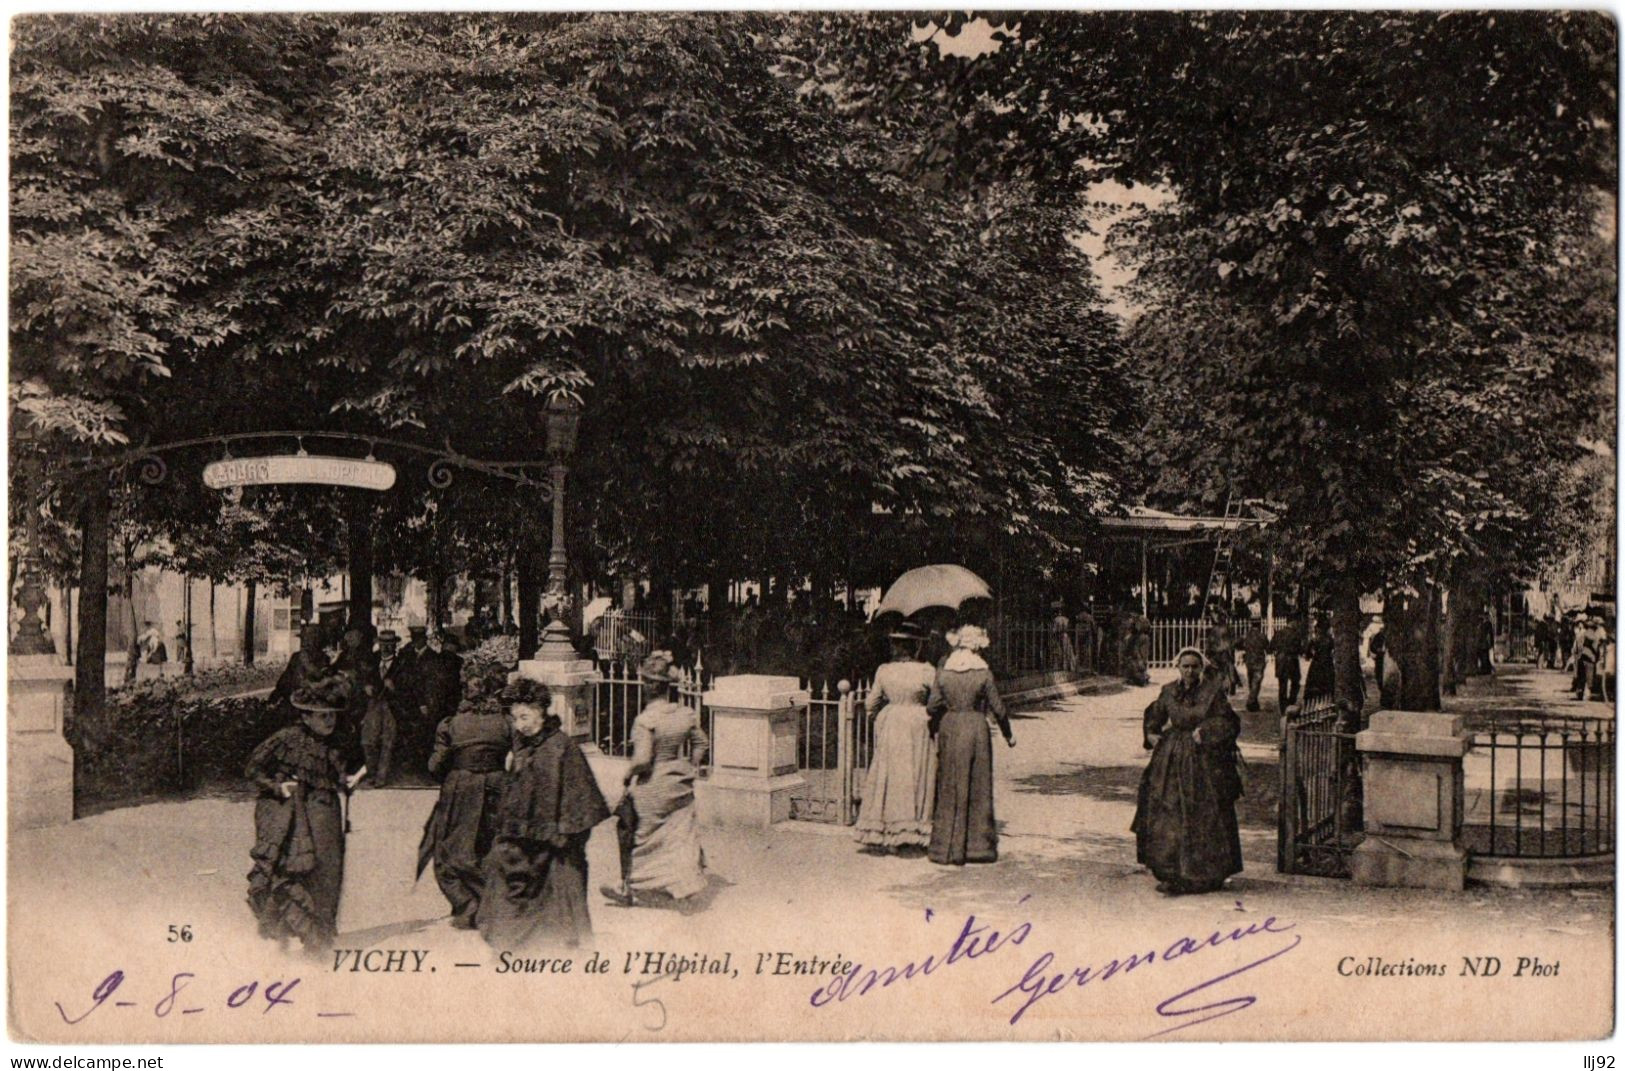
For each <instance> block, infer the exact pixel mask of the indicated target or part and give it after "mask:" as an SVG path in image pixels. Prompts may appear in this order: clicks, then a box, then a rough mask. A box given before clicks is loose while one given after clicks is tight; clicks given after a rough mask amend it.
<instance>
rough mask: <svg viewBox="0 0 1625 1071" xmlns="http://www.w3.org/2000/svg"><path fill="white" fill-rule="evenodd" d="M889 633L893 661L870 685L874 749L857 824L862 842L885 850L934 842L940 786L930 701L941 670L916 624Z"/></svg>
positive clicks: (886, 665) (906, 624) (865, 846)
mask: <svg viewBox="0 0 1625 1071" xmlns="http://www.w3.org/2000/svg"><path fill="white" fill-rule="evenodd" d="M889 638H890V640H891V649H892V660H891V661H890V662H888V663H886V664H885V665H883V666H881V667H880V668H879V669H878V670H877V671H876V672H875V680H874V684H873V685H872V686H871V687H870V689H869V699H868V703H867V708H868V712H869V715H870V716H871V717H873V718H874V719H875V733H874V752H873V754H872V755H871V757H870V759H869V773H868V776H867V777H866V778H865V780H864V789H863V807H862V809H861V810H860V811H859V812H858V826H857V837H858V842H859V843H861V844H862V845H863V846H864V848H865V849H866V850H871V851H882V852H886V851H895V850H897V849H898V848H903V847H919V848H923V847H925V846H926V845H928V844H930V843H931V811H932V808H933V807H934V806H935V804H936V788H937V745H936V741H935V740H934V739H932V735H931V716H930V714H929V713H928V712H927V710H926V702H925V701H926V696H927V695H928V694H929V693H930V691H931V683H932V681H933V680H935V679H936V670H934V669H933V668H932V667H931V666H930V664H928V663H926V662H922V661H920V660H919V649H920V641H921V639H922V637H921V635H920V633H919V631H918V630H916V629H915V628H914V627H913V626H912V625H909V624H908V623H906V622H905V623H904V624H903V625H901V626H899V627H898V629H897V631H895V632H893V633H891V634H890V636H889Z"/></svg>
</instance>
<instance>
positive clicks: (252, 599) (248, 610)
mask: <svg viewBox="0 0 1625 1071" xmlns="http://www.w3.org/2000/svg"><path fill="white" fill-rule="evenodd" d="M258 597H259V582H258V581H257V580H250V581H249V582H248V590H247V591H246V592H244V593H243V602H244V603H245V605H244V607H243V665H245V666H252V665H253V664H254V606H255V604H256V602H257V600H258Z"/></svg>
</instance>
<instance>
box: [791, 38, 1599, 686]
mask: <svg viewBox="0 0 1625 1071" xmlns="http://www.w3.org/2000/svg"><path fill="white" fill-rule="evenodd" d="M969 19H970V16H954V17H948V18H944V19H943V20H942V25H941V27H940V28H939V32H945V33H950V34H951V33H953V32H956V31H958V30H960V29H961V28H962V27H964V26H965V25H966V24H967V22H968V21H969ZM986 20H987V22H988V24H990V25H991V26H992V27H994V32H993V33H992V35H991V36H990V46H992V47H993V50H992V51H988V52H985V53H983V54H981V55H978V56H975V57H973V58H957V57H953V56H948V55H943V56H938V55H936V49H937V46H936V44H935V42H933V41H931V40H929V39H927V40H924V41H917V40H910V41H908V42H903V41H901V40H900V39H899V35H897V34H896V33H891V34H890V35H885V34H878V35H877V31H876V30H875V28H874V26H873V24H871V23H868V22H864V21H862V20H857V24H856V25H853V24H852V23H843V22H840V21H834V22H832V23H830V25H829V26H828V30H829V32H828V33H827V34H826V35H825V37H824V39H823V41H822V43H821V44H820V46H819V49H820V54H821V59H822V60H823V61H824V62H825V63H826V64H827V65H828V67H829V68H830V69H831V72H830V73H829V74H828V75H826V77H827V78H829V79H832V80H839V81H841V82H842V83H843V84H846V85H849V86H851V87H852V88H849V89H848V90H847V93H848V95H849V96H850V97H851V98H852V99H854V100H856V101H859V102H862V106H865V107H867V108H868V110H869V111H870V112H871V114H878V113H880V112H882V111H889V110H891V109H892V108H894V107H899V108H901V109H902V111H903V113H904V114H906V115H908V116H910V117H911V119H912V120H913V121H914V122H917V123H919V124H920V125H922V126H924V127H926V128H928V129H930V130H932V131H933V135H932V136H931V137H930V138H928V139H926V140H925V141H924V142H923V143H922V144H921V145H920V146H919V147H918V148H917V150H916V151H915V152H913V153H912V154H910V155H909V156H908V157H907V159H906V160H905V162H904V165H903V166H904V168H905V170H909V171H911V172H912V173H916V174H922V175H927V176H930V177H931V178H932V179H933V180H934V181H936V182H939V183H941V184H944V185H948V186H953V185H967V184H969V183H972V182H977V181H982V180H983V178H984V177H985V176H987V175H989V174H992V175H996V176H1013V177H1020V178H1024V179H1027V180H1031V181H1035V182H1038V183H1041V185H1042V188H1043V189H1045V190H1046V191H1047V193H1048V194H1049V195H1051V196H1053V197H1056V198H1061V199H1064V198H1067V197H1077V196H1079V195H1080V194H1083V193H1085V192H1087V191H1088V190H1089V189H1090V188H1091V187H1092V186H1093V185H1094V184H1097V183H1101V182H1105V181H1108V180H1110V181H1114V182H1116V183H1119V184H1121V185H1124V186H1133V185H1134V184H1137V183H1153V184H1156V185H1158V186H1159V187H1160V188H1162V189H1164V190H1166V191H1168V192H1169V193H1170V194H1171V196H1169V197H1166V198H1163V199H1161V200H1159V201H1158V202H1157V203H1153V204H1147V205H1145V206H1143V207H1141V208H1140V209H1139V210H1137V211H1135V212H1133V213H1131V214H1130V216H1129V218H1128V219H1126V220H1125V221H1124V222H1123V223H1121V224H1120V225H1119V226H1118V227H1117V228H1116V229H1115V233H1114V236H1113V237H1114V249H1115V250H1116V252H1117V253H1118V255H1119V256H1121V257H1122V258H1123V259H1124V260H1125V261H1126V262H1127V263H1128V264H1130V265H1131V266H1132V267H1133V268H1134V269H1135V270H1136V271H1137V292H1136V296H1137V299H1138V301H1139V303H1140V305H1141V307H1142V308H1143V313H1142V315H1141V317H1140V319H1139V322H1138V324H1137V325H1136V329H1135V334H1134V339H1133V342H1134V346H1135V350H1136V352H1137V354H1138V355H1139V361H1140V364H1141V366H1142V367H1143V368H1144V370H1145V373H1146V375H1145V381H1146V385H1147V389H1148V390H1149V391H1150V392H1151V393H1152V402H1153V404H1152V406H1151V409H1152V413H1153V419H1152V422H1151V424H1150V425H1149V426H1148V427H1147V428H1146V430H1145V442H1146V449H1145V451H1144V453H1143V464H1144V466H1145V467H1146V468H1147V469H1148V470H1149V471H1150V473H1152V474H1153V479H1152V480H1151V481H1150V483H1149V485H1148V490H1150V491H1151V492H1152V493H1160V494H1163V495H1168V496H1171V497H1173V498H1175V499H1179V500H1184V501H1187V502H1191V503H1196V504H1206V505H1207V506H1208V507H1209V508H1211V507H1213V506H1214V505H1216V504H1218V503H1220V502H1222V501H1223V496H1224V495H1225V494H1226V493H1230V492H1234V493H1236V494H1239V495H1240V496H1242V497H1252V498H1261V499H1267V500H1268V501H1269V502H1270V503H1272V505H1273V506H1274V507H1276V508H1277V512H1278V513H1279V517H1280V520H1279V522H1278V523H1277V524H1276V526H1275V529H1274V534H1275V537H1276V539H1277V540H1278V541H1279V545H1280V549H1281V552H1282V554H1283V556H1284V557H1287V558H1299V559H1301V560H1302V561H1303V562H1304V564H1305V569H1306V577H1305V579H1306V580H1307V581H1308V582H1310V583H1311V584H1312V585H1314V586H1315V587H1317V588H1319V589H1320V590H1322V591H1325V592H1327V593H1328V597H1329V599H1330V602H1331V605H1332V607H1333V608H1334V612H1335V614H1336V617H1337V620H1336V621H1335V622H1334V627H1335V628H1336V630H1337V632H1338V634H1339V635H1340V636H1341V637H1342V642H1341V644H1340V647H1339V674H1338V675H1339V691H1340V693H1341V694H1343V695H1344V696H1345V697H1347V696H1351V695H1352V694H1353V692H1354V691H1355V689H1357V687H1358V680H1359V677H1358V662H1357V649H1356V648H1355V637H1356V635H1357V632H1358V627H1357V626H1358V597H1359V595H1360V593H1361V592H1365V591H1374V590H1379V589H1384V588H1386V589H1388V590H1389V591H1390V594H1391V595H1395V596H1399V597H1395V598H1392V599H1391V600H1390V605H1391V606H1393V608H1394V611H1395V613H1396V616H1400V617H1403V616H1404V615H1405V614H1406V613H1407V612H1408V607H1407V605H1406V599H1405V598H1404V597H1403V594H1404V593H1407V592H1411V593H1415V597H1417V598H1420V599H1422V600H1423V602H1424V603H1428V604H1430V605H1431V604H1433V596H1432V595H1430V594H1429V593H1430V592H1432V591H1434V590H1435V589H1436V588H1437V586H1438V585H1439V584H1441V583H1443V582H1445V581H1446V580H1447V578H1448V575H1449V570H1450V565H1449V563H1451V562H1454V561H1457V560H1458V559H1461V560H1476V561H1483V560H1484V559H1485V555H1486V549H1487V548H1489V547H1492V546H1493V547H1497V548H1499V546H1501V545H1504V540H1500V539H1492V538H1491V535H1492V534H1494V535H1498V536H1506V537H1510V532H1511V528H1512V527H1518V528H1520V530H1521V531H1522V532H1523V534H1522V535H1519V536H1518V537H1517V538H1518V539H1521V540H1525V541H1527V540H1529V539H1531V538H1533V539H1534V540H1537V541H1538V540H1541V539H1543V538H1544V536H1543V535H1542V533H1541V526H1542V525H1543V524H1544V522H1545V518H1544V517H1543V515H1542V512H1541V511H1542V503H1543V491H1542V490H1541V489H1539V488H1533V487H1531V486H1530V485H1531V483H1538V481H1528V480H1523V479H1521V478H1520V477H1519V476H1512V477H1510V478H1509V477H1508V476H1507V474H1506V473H1505V472H1504V471H1501V470H1498V469H1485V468H1482V467H1481V465H1480V463H1479V459H1480V458H1481V457H1483V456H1484V455H1485V453H1486V452H1492V451H1494V449H1495V447H1496V446H1498V445H1500V440H1501V439H1503V438H1505V437H1506V436H1505V433H1504V429H1505V428H1506V427H1507V425H1506V423H1504V422H1505V421H1508V420H1510V419H1511V418H1512V417H1513V415H1514V414H1520V413H1521V414H1522V416H1523V422H1522V424H1521V425H1517V424H1515V425H1512V426H1514V427H1517V428H1518V429H1519V431H1520V432H1522V435H1523V439H1522V441H1523V442H1524V443H1526V444H1528V445H1527V446H1526V447H1524V449H1525V450H1526V452H1527V453H1528V454H1529V455H1531V456H1536V457H1539V458H1540V459H1541V462H1540V463H1544V464H1547V465H1555V466H1557V467H1558V468H1561V466H1562V465H1563V464H1564V463H1565V460H1564V458H1565V456H1566V455H1567V456H1570V457H1571V456H1572V445H1573V444H1572V436H1573V432H1574V430H1575V429H1576V428H1577V427H1580V426H1582V425H1581V424H1579V423H1577V421H1578V420H1579V418H1580V414H1579V413H1577V412H1576V411H1575V409H1574V407H1573V406H1572V405H1570V404H1569V402H1570V400H1571V399H1572V395H1573V393H1575V392H1574V391H1573V390H1572V388H1573V386H1574V384H1577V383H1578V384H1587V383H1588V382H1589V381H1590V377H1591V376H1592V375H1594V374H1595V357H1596V355H1597V354H1596V345H1595V337H1593V339H1592V341H1590V342H1588V343H1587V344H1586V345H1587V346H1589V347H1590V349H1591V353H1590V354H1588V355H1586V356H1583V357H1578V356H1577V355H1576V354H1575V353H1574V352H1573V348H1572V347H1560V348H1559V349H1558V351H1557V352H1552V351H1550V350H1544V351H1543V350H1541V348H1540V347H1539V346H1538V345H1536V344H1535V340H1539V339H1541V338H1549V337H1552V335H1553V332H1551V331H1549V330H1548V327H1549V325H1550V324H1551V323H1552V321H1553V320H1554V319H1555V318H1556V315H1557V314H1558V313H1559V312H1560V306H1561V304H1562V301H1561V299H1560V298H1559V297H1558V296H1557V295H1556V294H1555V293H1554V292H1553V290H1552V288H1551V286H1550V283H1551V277H1550V275H1549V274H1546V275H1542V273H1543V272H1544V273H1549V272H1551V271H1552V270H1553V269H1556V268H1558V267H1559V266H1561V265H1563V264H1564V263H1565V258H1567V257H1571V256H1572V253H1573V250H1574V248H1575V246H1576V243H1578V242H1581V241H1583V240H1584V239H1585V237H1586V236H1587V235H1589V234H1591V233H1592V232H1593V231H1594V229H1595V225H1596V202H1595V200H1594V193H1595V191H1597V190H1599V189H1611V188H1612V186H1613V185H1614V182H1615V170H1614V155H1615V131H1616V128H1615V108H1616V100H1615V91H1614V84H1615V69H1614V68H1615V42H1614V34H1613V27H1612V26H1611V24H1610V23H1609V22H1608V21H1607V20H1606V19H1604V18H1601V17H1598V16H1595V15H1590V14H1565V13H1505V12H1496V13H1492V14H1482V13H1465V12H1449V13H1401V14H1380V15H1378V14H1371V13H1359V14H1349V13H1331V12H1316V13H1268V14H1263V13H1260V14H1254V13H1246V12H1220V13H1193V14H1186V13H1172V12H1159V13H1135V14H1111V15H1093V16H1091V15H1077V14H1073V13H1065V14H1061V13H1021V14H1019V15H1015V14H1009V13H997V14H992V15H988V16H986ZM843 31H844V32H843ZM1523 339H1528V340H1530V344H1527V345H1525V344H1523V343H1522V342H1521V341H1520V340H1523ZM1548 384H1559V385H1561V386H1560V388H1559V389H1547V385H1548ZM1565 391H1568V392H1569V393H1568V394H1565ZM1495 421H1502V422H1503V423H1500V424H1497V423H1495ZM1548 433H1550V434H1548ZM1564 436H1567V437H1569V440H1570V441H1569V442H1568V443H1567V444H1565V443H1564V442H1562V441H1559V440H1562V439H1563V437H1564ZM1531 494H1532V495H1533V497H1530V495H1531ZM1434 617H1436V614H1432V613H1426V614H1424V618H1425V619H1426V620H1425V621H1424V623H1423V627H1421V628H1420V631H1419V632H1417V634H1416V638H1417V639H1419V640H1422V641H1424V643H1423V645H1424V646H1431V636H1430V633H1431V626H1430V625H1428V624H1427V621H1430V620H1432V619H1433V618H1434ZM1410 632H1411V630H1410V629H1407V628H1400V629H1398V630H1396V631H1395V632H1393V633H1391V636H1392V640H1391V642H1393V644H1394V648H1395V654H1396V657H1398V658H1399V659H1400V663H1401V665H1402V666H1407V665H1408V664H1409V663H1408V659H1409V657H1410V656H1409V655H1408V654H1407V653H1406V652H1407V651H1409V650H1410V649H1411V648H1413V647H1417V644H1407V642H1406V641H1407V636H1408V635H1409V634H1410ZM1407 677H1408V679H1409V680H1410V682H1411V685H1410V686H1408V687H1407V694H1406V695H1405V697H1404V702H1405V705H1406V706H1410V707H1427V706H1430V705H1436V704H1437V686H1436V683H1435V681H1436V678H1430V677H1429V676H1428V675H1427V674H1426V673H1416V672H1411V673H1408V674H1407Z"/></svg>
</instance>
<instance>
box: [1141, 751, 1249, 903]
mask: <svg viewBox="0 0 1625 1071" xmlns="http://www.w3.org/2000/svg"><path fill="white" fill-rule="evenodd" d="M1227 764H1228V768H1227ZM1234 764H1235V757H1234V755H1233V754H1232V753H1231V752H1230V751H1229V750H1213V749H1205V748H1201V747H1199V746H1197V744H1196V741H1195V740H1193V739H1192V738H1191V734H1190V733H1189V732H1188V731H1181V730H1170V731H1169V732H1167V733H1165V734H1164V735H1163V737H1162V739H1160V740H1158V741H1157V747H1156V750H1155V751H1153V752H1152V753H1151V761H1150V763H1148V764H1147V765H1146V768H1145V774H1144V775H1143V776H1142V777H1141V778H1140V801H1139V806H1138V808H1137V809H1136V810H1135V812H1134V823H1133V825H1132V826H1130V828H1131V829H1132V830H1133V831H1134V839H1135V847H1136V850H1137V854H1138V856H1139V860H1140V862H1141V863H1143V864H1145V865H1146V866H1148V867H1150V868H1151V873H1153V874H1155V875H1156V876H1157V880H1158V881H1161V882H1165V883H1167V884H1169V885H1172V886H1174V887H1176V888H1178V889H1181V890H1185V891H1197V890H1207V889H1216V888H1218V887H1219V885H1220V884H1222V883H1223V881H1224V879H1225V878H1227V877H1229V876H1230V875H1231V874H1239V873H1241V834H1240V831H1239V830H1238V829H1237V828H1236V791H1237V790H1236V784H1237V782H1236V775H1235V765H1234Z"/></svg>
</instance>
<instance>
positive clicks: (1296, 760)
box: [1275, 697, 1365, 878]
mask: <svg viewBox="0 0 1625 1071" xmlns="http://www.w3.org/2000/svg"><path fill="white" fill-rule="evenodd" d="M1292 710H1296V716H1292V714H1291V711H1292ZM1347 721H1348V720H1347V718H1346V716H1345V714H1344V711H1343V710H1342V709H1341V708H1339V707H1338V706H1337V705H1336V704H1335V703H1334V702H1333V701H1332V699H1331V698H1330V697H1322V698H1318V699H1314V700H1311V701H1309V702H1307V703H1305V704H1304V705H1303V707H1302V708H1301V709H1297V708H1289V714H1288V716H1285V717H1283V718H1282V719H1281V765H1280V776H1281V795H1280V803H1279V811H1278V814H1279V822H1280V829H1279V835H1278V837H1277V841H1276V859H1275V868H1276V869H1277V870H1279V871H1281V872H1282V873H1283V874H1313V875H1317V876H1319V877H1328V878H1346V877H1348V876H1349V856H1350V854H1351V853H1352V852H1353V851H1354V848H1355V846H1356V845H1357V844H1359V842H1360V840H1361V838H1362V837H1363V835H1364V833H1363V830H1364V825H1365V823H1364V817H1363V812H1362V810H1361V807H1362V801H1361V783H1360V755H1359V752H1358V751H1357V750H1356V749H1355V746H1354V737H1355V732H1356V731H1357V730H1358V728H1359V726H1358V725H1350V724H1348V723H1347Z"/></svg>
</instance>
